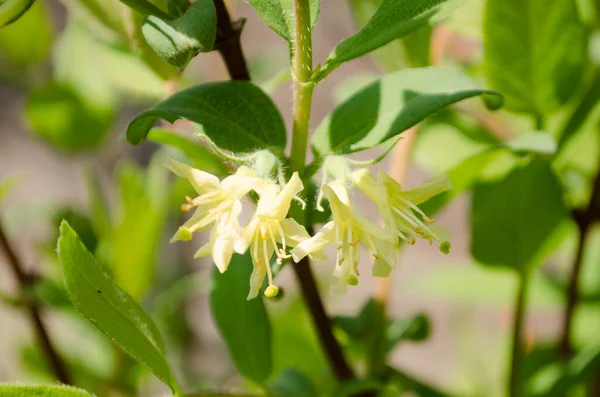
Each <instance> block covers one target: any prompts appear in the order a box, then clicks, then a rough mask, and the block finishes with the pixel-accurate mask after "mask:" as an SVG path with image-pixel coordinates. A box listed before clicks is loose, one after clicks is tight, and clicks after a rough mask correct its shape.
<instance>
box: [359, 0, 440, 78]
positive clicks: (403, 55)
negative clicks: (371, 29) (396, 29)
mask: <svg viewBox="0 0 600 397" xmlns="http://www.w3.org/2000/svg"><path fill="white" fill-rule="evenodd" d="M381 3H382V0H350V1H349V4H350V9H351V10H352V14H353V16H354V20H355V21H356V24H357V25H358V27H359V28H362V27H364V26H365V25H366V24H367V23H368V22H369V20H370V19H371V18H372V17H373V14H375V12H376V11H377V9H378V8H379V6H381ZM431 33H432V29H431V26H428V25H425V26H422V27H420V28H417V29H416V30H415V31H413V32H412V34H410V35H408V36H405V37H403V38H401V39H396V40H392V41H390V42H389V43H388V44H386V45H384V46H382V47H380V48H378V49H376V50H374V51H373V56H374V57H375V58H376V59H377V60H378V61H379V63H381V65H382V66H384V67H385V68H386V69H387V70H389V71H395V70H399V69H402V68H405V67H406V66H408V65H410V66H412V67H424V66H428V65H429V64H430V62H429V52H430V51H429V50H430V48H429V43H430V41H431Z"/></svg>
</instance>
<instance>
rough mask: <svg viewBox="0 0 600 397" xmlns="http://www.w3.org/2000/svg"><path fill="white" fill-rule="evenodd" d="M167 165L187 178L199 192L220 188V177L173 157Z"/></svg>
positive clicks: (177, 173)
mask: <svg viewBox="0 0 600 397" xmlns="http://www.w3.org/2000/svg"><path fill="white" fill-rule="evenodd" d="M166 165H167V168H169V169H170V170H171V171H172V172H173V173H174V174H176V175H178V176H180V177H183V178H187V179H188V180H189V181H190V183H191V185H192V187H193V188H194V190H196V192H198V194H202V193H206V192H207V191H210V190H213V189H219V178H217V177H216V176H214V175H213V174H209V173H208V172H204V171H200V170H197V169H195V168H192V167H190V166H189V165H187V164H184V163H181V162H179V161H176V160H173V159H168V160H167V164H166Z"/></svg>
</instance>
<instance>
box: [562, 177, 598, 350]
mask: <svg viewBox="0 0 600 397" xmlns="http://www.w3.org/2000/svg"><path fill="white" fill-rule="evenodd" d="M573 219H574V220H575V223H576V224H577V228H578V229H579V243H578V245H577V253H576V254H575V260H574V261H573V265H572V266H571V275H570V277H569V285H568V287H567V302H566V305H565V311H564V315H563V323H562V331H561V337H560V342H559V345H558V356H559V358H561V359H562V360H565V359H567V358H569V357H570V356H571V354H572V353H573V346H572V343H571V331H572V328H573V314H574V313H575V306H576V305H577V303H578V302H579V299H580V293H579V278H580V275H581V266H582V264H583V252H584V250H585V243H586V240H587V236H588V235H589V232H590V229H591V226H592V225H593V224H594V222H596V221H598V220H600V172H599V173H598V174H597V175H596V178H595V179H594V186H593V188H592V194H591V197H590V201H589V203H588V205H587V207H586V208H585V209H583V210H581V211H575V212H574V213H573Z"/></svg>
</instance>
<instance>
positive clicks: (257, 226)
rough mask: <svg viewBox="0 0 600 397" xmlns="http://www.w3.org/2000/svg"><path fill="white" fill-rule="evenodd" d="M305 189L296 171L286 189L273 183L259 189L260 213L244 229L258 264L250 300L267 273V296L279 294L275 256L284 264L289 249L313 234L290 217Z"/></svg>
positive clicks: (252, 280) (254, 272)
mask: <svg viewBox="0 0 600 397" xmlns="http://www.w3.org/2000/svg"><path fill="white" fill-rule="evenodd" d="M302 189H303V185H302V181H301V180H300V177H299V176H298V173H297V172H294V174H293V175H292V177H291V178H290V180H289V182H288V183H287V184H286V185H285V186H284V187H283V188H281V187H280V186H279V185H277V184H276V183H272V182H271V183H267V184H265V185H264V186H263V187H262V189H261V190H260V192H259V193H260V200H259V201H258V205H257V208H256V212H255V214H254V216H253V217H252V219H251V220H250V222H249V223H248V226H246V228H245V230H244V238H245V242H246V246H251V248H250V255H251V256H252V264H253V266H254V270H253V271H252V275H251V276H250V293H249V294H248V299H252V298H254V297H256V296H257V295H258V291H259V290H260V287H261V286H262V284H263V281H264V279H265V276H268V280H269V286H268V287H267V289H266V290H265V295H266V296H268V297H273V296H275V295H277V292H278V288H277V287H276V286H275V285H274V284H273V273H272V271H271V257H272V256H273V254H275V255H276V256H277V261H278V262H279V263H281V262H282V261H283V260H284V259H287V258H289V257H290V255H288V254H287V251H286V250H287V247H288V246H289V247H294V246H296V245H297V244H298V243H299V242H300V241H303V240H306V239H308V238H309V237H310V236H309V234H308V232H307V231H306V229H305V228H304V226H302V225H300V224H299V223H298V222H296V221H295V220H294V219H291V218H286V216H287V213H288V211H289V209H290V205H291V202H292V200H293V199H294V197H295V196H296V195H297V194H298V193H299V192H300V191H301V190H302ZM278 243H279V244H281V248H279V247H278V245H277V244H278Z"/></svg>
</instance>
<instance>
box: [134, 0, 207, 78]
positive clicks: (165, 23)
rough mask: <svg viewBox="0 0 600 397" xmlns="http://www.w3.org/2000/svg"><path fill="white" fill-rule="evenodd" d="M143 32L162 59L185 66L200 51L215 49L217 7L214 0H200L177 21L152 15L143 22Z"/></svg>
mask: <svg viewBox="0 0 600 397" xmlns="http://www.w3.org/2000/svg"><path fill="white" fill-rule="evenodd" d="M142 34H143V35H144V37H145V38H146V41H147V42H148V44H149V45H150V47H152V48H153V49H154V51H156V53H157V54H158V55H159V56H160V57H161V58H162V59H164V60H165V61H167V62H169V63H170V64H171V65H175V66H179V67H183V66H185V65H187V64H188V62H189V61H190V60H191V59H192V58H193V57H195V56H196V55H197V54H198V53H199V52H208V51H210V50H212V49H213V45H214V43H215V36H216V34H217V14H216V11H215V6H214V4H213V2H212V0H197V1H195V2H194V3H192V5H191V6H190V7H189V8H188V9H187V11H186V12H185V14H183V15H182V16H180V17H179V18H177V19H174V20H168V19H167V20H163V19H161V18H158V17H155V16H153V15H150V16H148V17H146V19H145V20H144V23H143V24H142Z"/></svg>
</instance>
